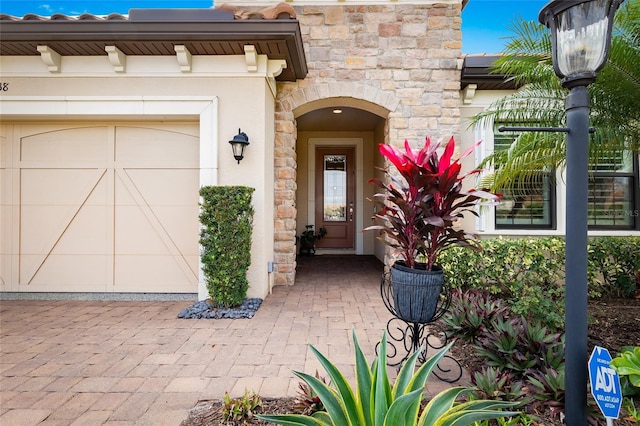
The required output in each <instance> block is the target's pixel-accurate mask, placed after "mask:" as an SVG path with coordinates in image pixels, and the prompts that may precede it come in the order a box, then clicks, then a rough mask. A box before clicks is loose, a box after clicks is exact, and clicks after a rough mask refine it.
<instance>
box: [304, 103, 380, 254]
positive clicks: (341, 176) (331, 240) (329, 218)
mask: <svg viewBox="0 0 640 426" xmlns="http://www.w3.org/2000/svg"><path fill="white" fill-rule="evenodd" d="M294 114H295V116H296V123H297V141H296V154H297V174H296V183H297V191H296V209H297V215H296V233H297V235H300V233H301V232H302V231H304V230H305V226H307V225H314V227H315V229H316V230H319V229H321V228H324V229H326V231H327V234H326V236H325V237H324V238H323V239H321V240H319V241H317V243H316V247H317V253H319V254H344V255H374V254H376V252H375V238H374V236H373V234H369V233H367V234H364V233H363V232H362V229H363V228H364V227H366V226H368V225H369V224H370V223H371V215H372V214H373V204H372V203H371V201H370V199H371V198H372V196H373V193H374V188H373V186H372V185H369V184H368V183H367V181H368V180H369V179H370V178H371V177H373V176H374V174H375V167H374V166H375V165H379V164H377V162H379V158H377V155H376V152H377V150H376V146H377V144H378V143H381V142H383V141H384V139H385V126H386V120H387V116H388V112H387V111H385V110H384V109H383V108H380V107H379V106H377V105H375V104H372V103H370V102H366V101H363V100H357V99H353V98H343V97H334V98H329V99H323V100H320V101H315V102H310V103H308V104H305V105H304V106H303V107H301V108H298V109H296V110H295V111H294ZM382 256H383V254H382Z"/></svg>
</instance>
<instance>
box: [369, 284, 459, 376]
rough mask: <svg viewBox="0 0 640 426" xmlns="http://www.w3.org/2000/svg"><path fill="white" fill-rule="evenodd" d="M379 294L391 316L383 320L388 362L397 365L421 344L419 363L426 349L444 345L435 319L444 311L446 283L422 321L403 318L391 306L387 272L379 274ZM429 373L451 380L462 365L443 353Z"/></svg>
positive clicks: (448, 299) (448, 293) (444, 335)
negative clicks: (426, 317)
mask: <svg viewBox="0 0 640 426" xmlns="http://www.w3.org/2000/svg"><path fill="white" fill-rule="evenodd" d="M380 294H381V296H382V300H383V301H384V305H385V306H386V307H387V309H388V310H389V312H391V314H392V315H393V318H391V319H390V320H389V321H388V322H387V336H388V339H387V365H388V366H390V367H397V368H400V367H401V366H402V364H403V363H404V362H405V361H406V360H407V358H409V356H411V354H412V353H414V352H415V351H417V350H418V349H420V348H422V352H421V354H420V356H419V357H418V362H419V363H420V364H422V363H424V362H425V361H426V360H427V359H428V358H429V357H428V356H427V354H428V352H429V349H432V350H436V351H437V350H439V349H442V348H444V347H445V346H446V345H447V343H448V338H447V333H446V332H445V330H444V328H443V327H442V326H441V325H440V324H438V323H437V322H436V321H437V320H438V319H440V318H441V317H442V316H443V315H444V314H445V312H447V310H448V309H449V305H450V304H451V289H450V288H449V287H448V286H447V285H446V283H445V285H444V286H443V288H442V292H441V295H440V300H439V301H438V305H437V308H436V311H435V313H434V315H433V317H432V318H431V319H430V320H429V321H428V322H424V323H416V322H410V321H405V320H403V319H402V318H400V316H399V315H398V314H397V312H396V310H395V308H394V306H393V305H394V304H393V287H392V282H391V274H389V273H388V272H387V273H385V274H383V275H382V279H381V282H380ZM396 345H397V347H396ZM402 349H403V350H404V352H406V354H405V355H403V356H402V358H401V359H400V360H397V357H398V356H400V355H401V354H400V353H399V352H400V350H402ZM433 374H434V375H435V376H436V377H437V378H438V379H440V380H442V381H443V382H447V383H454V382H457V381H458V380H459V379H460V377H462V366H461V365H460V363H459V362H458V360H456V359H455V358H453V357H452V356H450V355H448V354H447V355H445V356H444V357H443V358H442V359H441V360H440V362H439V363H438V365H437V366H436V368H435V369H434V371H433Z"/></svg>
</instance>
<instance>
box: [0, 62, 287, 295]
mask: <svg viewBox="0 0 640 426" xmlns="http://www.w3.org/2000/svg"><path fill="white" fill-rule="evenodd" d="M266 60H267V59H266V57H261V61H263V62H264V63H261V68H260V69H259V70H258V72H255V73H253V74H250V73H249V72H247V66H246V63H245V59H244V57H243V56H239V57H201V58H197V59H196V60H195V62H194V70H193V72H192V73H189V74H185V73H181V72H180V71H179V69H178V66H177V62H176V61H175V58H165V57H129V58H128V62H127V64H128V67H127V72H125V73H114V71H113V67H111V66H110V64H109V62H108V60H107V59H106V58H105V57H82V58H80V57H73V58H70V57H68V58H63V62H62V72H60V73H55V74H52V73H49V72H48V70H47V67H46V65H45V64H44V63H43V62H42V61H41V60H40V59H39V58H38V57H2V58H1V62H0V66H1V69H2V81H3V82H6V83H8V87H9V90H8V91H6V92H4V93H3V97H2V105H3V107H2V120H3V122H8V121H14V122H15V121H21V120H28V121H33V120H37V121H50V120H75V121H77V120H86V121H99V120H128V121H131V120H163V119H167V120H172V121H175V120H188V121H193V120H199V119H201V116H199V114H200V113H201V112H202V111H195V110H194V111H191V112H190V113H188V114H187V113H185V111H184V110H183V109H182V108H181V105H182V103H185V104H186V103H188V102H191V101H190V100H192V99H201V98H209V99H210V100H215V105H216V106H215V108H214V109H212V114H213V115H214V116H212V117H208V118H207V119H210V121H211V122H212V123H213V126H211V129H210V130H211V132H213V134H212V135H209V137H210V138H211V140H212V141H213V142H212V146H213V147H214V149H215V152H207V153H204V152H202V153H201V155H211V156H213V157H215V158H216V161H215V162H216V165H215V170H210V171H206V173H209V172H211V174H212V175H213V176H212V178H211V180H212V181H213V183H215V184H218V185H247V186H251V187H254V188H256V191H255V193H254V199H253V204H254V207H255V217H254V235H253V244H252V250H251V258H252V264H251V267H250V270H249V277H248V278H249V282H250V288H249V293H248V296H249V297H265V296H266V295H267V294H268V291H269V286H270V284H271V283H272V276H271V274H269V273H268V264H269V262H272V261H273V232H274V210H273V204H274V197H273V194H274V190H273V176H274V155H273V152H274V127H273V116H274V114H275V101H274V95H273V93H272V90H271V88H270V86H269V79H268V76H267V75H266V74H265V71H264V70H265V69H266ZM78 99H85V100H91V99H100V100H101V102H98V103H95V102H94V103H93V105H94V106H95V107H96V111H94V113H91V114H87V111H80V112H78V114H73V112H70V111H65V110H64V109H65V108H68V107H67V105H68V104H69V103H73V102H74V100H78ZM158 99H163V100H166V101H167V102H171V105H172V107H170V108H169V109H167V108H164V110H163V111H161V112H160V111H158V112H154V111H153V110H146V109H145V108H147V107H149V105H151V104H154V102H155V101H157V100H158ZM66 100H69V102H67V101H66ZM21 101H28V102H31V104H32V105H33V107H31V108H27V109H26V110H25V108H24V106H20V107H19V108H18V107H16V108H14V105H17V104H18V103H20V102H21ZM163 102H164V101H163ZM156 103H157V102H156ZM21 105H23V104H21ZM154 105H155V104H154ZM127 106H132V108H131V110H128V109H127V108H128V107H127ZM50 108H54V109H55V110H51V109H50ZM56 108H57V109H56ZM18 110H20V111H22V113H17V114H16V113H15V111H18ZM238 128H242V131H243V132H246V133H247V134H248V136H249V140H250V145H249V146H248V147H247V149H246V151H245V158H244V160H243V161H242V162H241V163H240V164H237V163H236V161H235V160H234V158H233V155H232V151H231V146H230V145H229V143H228V141H229V140H230V139H232V138H233V136H234V135H235V134H237V132H238ZM201 136H202V135H201ZM195 290H196V289H194V291H195ZM201 296H202V295H201Z"/></svg>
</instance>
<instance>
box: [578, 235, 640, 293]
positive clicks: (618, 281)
mask: <svg viewBox="0 0 640 426" xmlns="http://www.w3.org/2000/svg"><path fill="white" fill-rule="evenodd" d="M589 269H590V272H591V273H590V276H591V277H592V280H591V282H590V283H589V285H590V286H591V287H590V290H591V291H592V292H597V293H600V294H601V295H602V296H609V297H625V298H632V297H634V296H635V293H636V290H638V288H637V287H638V285H639V283H638V282H639V281H640V237H601V238H594V239H593V240H590V241H589Z"/></svg>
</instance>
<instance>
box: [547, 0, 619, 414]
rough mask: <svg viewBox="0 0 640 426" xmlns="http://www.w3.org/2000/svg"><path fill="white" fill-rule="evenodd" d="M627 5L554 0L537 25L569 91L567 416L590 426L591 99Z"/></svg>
mask: <svg viewBox="0 0 640 426" xmlns="http://www.w3.org/2000/svg"><path fill="white" fill-rule="evenodd" d="M623 1H624V0H562V1H561V0H554V1H551V2H550V3H548V4H547V5H546V6H544V7H543V8H542V10H540V15H539V17H538V19H539V20H540V22H541V23H542V24H544V25H546V26H547V27H549V30H550V31H551V38H552V42H553V68H554V70H555V73H556V74H557V75H558V77H560V78H561V83H562V86H563V87H565V88H567V89H569V90H570V92H569V95H568V96H567V100H566V113H567V130H568V131H567V200H566V204H567V212H566V260H565V262H566V264H565V391H566V394H565V415H566V423H567V425H569V426H578V425H579V426H584V425H586V424H587V376H588V374H587V357H588V354H587V352H588V350H587V228H588V227H587V217H588V213H587V209H588V202H587V196H588V183H589V93H588V92H587V86H588V85H589V84H591V83H593V82H594V81H595V79H596V76H597V73H598V71H600V69H602V67H603V66H604V64H605V62H606V60H607V57H608V55H609V45H610V44H611V29H612V26H613V18H614V15H615V13H616V10H617V9H618V7H619V6H620V4H621V3H622V2H623Z"/></svg>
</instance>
